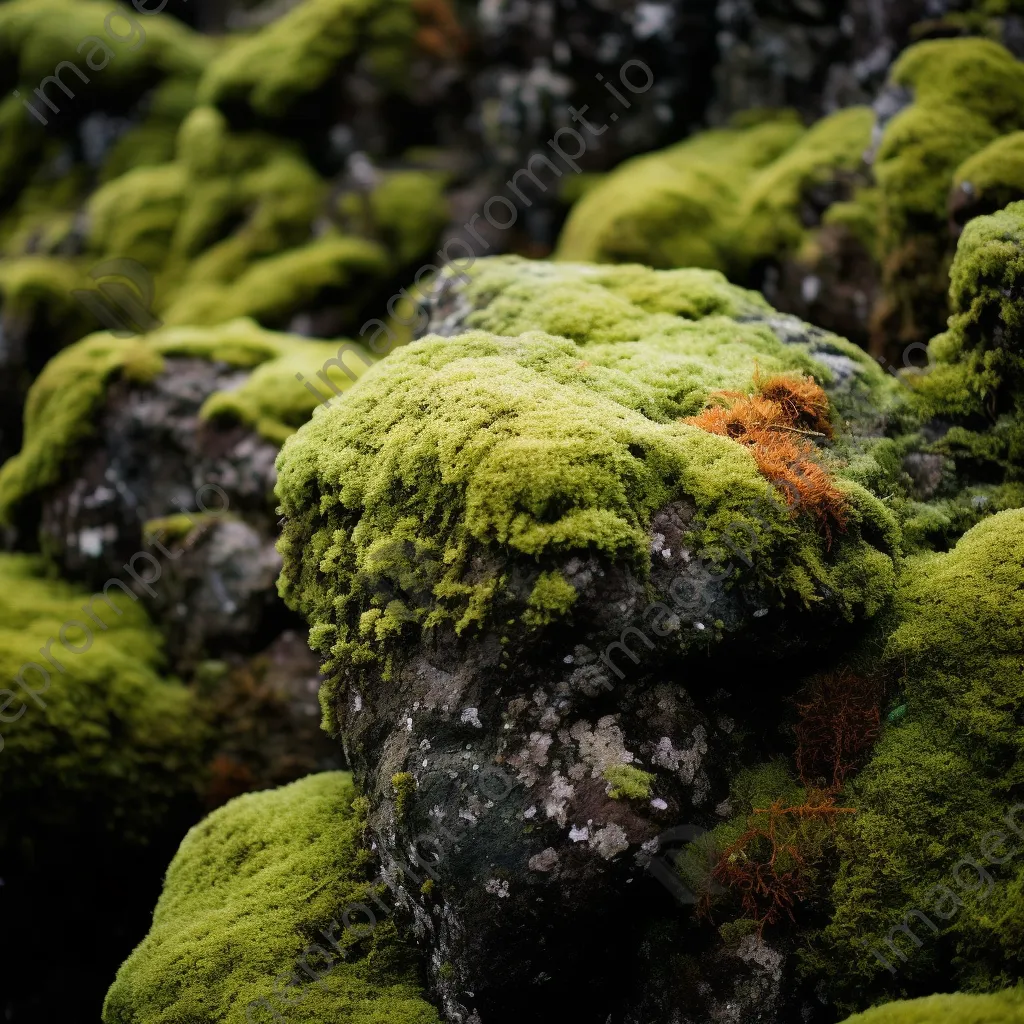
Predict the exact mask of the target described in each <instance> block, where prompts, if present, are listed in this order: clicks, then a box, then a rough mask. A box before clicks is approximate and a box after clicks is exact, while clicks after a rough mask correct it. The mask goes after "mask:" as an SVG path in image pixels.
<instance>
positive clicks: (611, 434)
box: [279, 260, 895, 666]
mask: <svg viewBox="0 0 1024 1024" xmlns="http://www.w3.org/2000/svg"><path fill="white" fill-rule="evenodd" d="M464 299H465V300H466V301H468V303H469V304H470V305H471V306H472V305H474V304H477V303H478V302H479V303H482V308H479V309H476V310H475V311H474V312H471V313H469V314H468V315H467V316H466V318H465V324H466V326H467V327H468V326H471V325H472V326H477V325H479V326H480V327H481V328H483V329H484V330H482V331H476V332H471V333H468V334H463V335H460V336H459V337H457V338H454V339H452V340H444V339H441V338H431V339H428V340H424V341H420V342H417V343H415V344H414V345H413V346H411V347H408V348H406V349H403V350H400V351H398V352H396V353H395V354H394V355H393V356H392V357H391V358H390V359H389V360H388V361H387V362H386V363H385V364H382V365H381V366H380V367H379V368H377V369H376V370H374V371H373V372H371V373H370V374H369V376H367V377H366V379H365V382H364V384H363V385H362V386H361V387H358V388H356V389H355V390H354V391H352V392H351V393H350V394H349V395H348V396H347V399H346V401H345V403H344V404H343V405H342V406H341V407H340V408H339V410H338V411H337V412H332V413H327V414H326V415H318V416H315V417H314V419H313V421H312V422H311V423H310V424H309V425H308V426H307V427H306V429H305V430H303V431H302V432H301V434H300V435H298V436H297V437H295V438H294V439H293V440H292V441H291V442H289V443H287V444H286V447H285V449H284V451H283V453H282V457H281V462H280V472H281V483H280V485H279V495H280V497H281V499H282V503H283V508H284V510H285V512H286V514H287V515H288V517H289V522H288V525H287V526H286V529H285V534H284V537H283V539H282V550H283V552H284V553H285V558H286V563H287V564H286V573H285V577H284V582H283V593H284V594H285V595H286V597H287V598H288V599H289V600H291V601H292V602H293V603H294V604H295V605H296V607H298V608H300V609H301V610H302V611H303V612H304V614H306V616H307V618H309V620H310V622H311V625H313V627H314V628H313V638H314V642H315V645H316V646H317V647H318V648H319V649H320V650H322V651H323V652H324V654H325V655H328V658H329V663H330V664H331V665H333V666H340V665H341V664H343V663H346V662H347V661H348V660H349V659H352V658H354V659H356V660H357V661H359V660H362V659H365V658H377V657H379V656H380V654H381V653H383V652H384V651H386V650H387V649H388V648H389V646H390V645H391V643H392V642H393V641H394V640H395V639H397V638H398V637H399V636H401V635H402V634H403V633H404V632H405V630H406V627H407V626H412V625H414V624H415V625H419V626H421V627H422V626H428V627H429V626H431V625H438V624H440V623H442V622H451V623H456V624H458V628H459V629H460V630H461V629H463V628H466V627H468V626H469V625H470V624H473V623H475V624H477V625H481V624H482V623H484V622H485V621H486V620H487V619H488V618H489V616H490V612H489V609H490V607H491V605H492V603H493V601H494V600H495V588H499V589H501V588H502V587H503V584H502V583H501V582H500V581H501V580H502V579H503V578H504V576H505V573H506V572H507V571H508V567H507V566H501V567H500V568H497V567H496V568H497V571H494V572H487V573H485V574H481V573H480V572H479V571H477V572H474V573H472V575H473V576H474V577H475V579H474V582H473V583H472V584H471V585H469V584H467V582H466V581H465V579H464V577H465V575H466V574H467V572H469V567H470V566H471V565H472V564H473V563H474V561H479V560H480V559H483V560H484V562H485V563H490V562H492V559H493V556H492V555H491V554H487V552H489V551H491V550H493V546H495V545H499V546H500V548H501V550H502V552H503V553H502V555H501V560H502V561H504V560H505V559H508V558H517V559H519V558H523V559H526V560H528V561H529V562H532V563H533V564H535V565H539V566H540V567H541V568H542V569H545V570H554V569H555V564H556V563H557V562H558V561H559V560H561V559H564V558H565V557H566V556H567V555H568V553H570V552H573V551H593V552H600V553H601V554H602V555H603V556H605V557H609V558H611V559H613V560H614V559H621V558H625V559H626V560H628V561H630V562H632V563H635V564H638V565H642V564H643V562H644V561H645V560H646V553H647V545H648V541H647V538H646V530H647V523H648V522H649V520H650V517H651V516H652V515H653V513H654V512H655V511H656V510H657V509H658V508H660V507H662V506H664V505H666V504H668V503H670V502H672V501H673V500H677V499H678V498H680V497H681V496H682V495H683V494H685V495H687V497H688V498H689V499H690V500H693V501H694V502H695V503H696V506H697V508H698V511H699V513H700V515H702V516H706V517H707V518H708V526H709V530H710V533H709V535H708V536H709V538H710V537H712V536H713V535H714V534H715V532H716V531H718V530H721V529H724V528H725V527H726V525H727V524H732V525H735V524H734V523H733V517H734V516H735V515H736V514H737V511H738V509H739V507H740V506H741V505H742V502H743V499H744V496H748V490H749V489H750V488H753V490H750V491H749V494H750V495H752V494H753V493H754V492H755V491H756V490H758V489H759V484H758V482H757V481H758V475H757V471H756V467H754V466H753V465H751V464H749V463H746V461H745V460H744V459H743V458H741V457H740V454H739V452H738V451H737V452H736V453H735V455H733V454H730V449H732V448H734V447H735V446H734V445H733V444H732V443H731V442H728V441H726V442H725V445H724V447H720V441H719V440H718V439H716V438H713V437H711V436H709V435H707V434H706V433H704V432H703V431H699V430H698V431H697V432H696V433H693V432H692V430H691V428H690V427H688V426H685V425H683V424H681V423H680V422H679V420H681V419H682V418H684V417H685V416H687V415H693V414H695V413H697V412H699V411H700V409H701V408H703V407H704V406H705V405H706V404H707V402H708V401H709V398H710V395H711V393H712V392H713V391H714V390H715V389H721V388H735V387H745V386H747V385H749V382H750V380H751V377H752V375H753V374H754V372H755V370H757V369H760V371H761V372H766V371H768V372H772V371H779V370H800V371H804V372H812V373H813V372H816V373H817V374H819V375H820V376H821V377H822V378H823V379H824V380H826V381H831V380H832V379H833V376H832V371H831V370H830V369H829V364H828V361H827V359H824V360H822V361H821V362H818V361H816V360H815V358H814V354H815V345H814V343H813V342H812V343H811V344H807V343H806V342H805V343H804V344H799V343H793V344H787V343H786V342H785V341H783V340H781V339H780V338H779V336H778V335H777V334H775V333H773V331H772V330H771V329H770V328H769V327H768V326H767V324H758V323H756V322H752V323H749V324H742V323H737V322H736V320H733V319H731V318H729V317H728V316H722V315H717V316H716V315H713V314H714V313H718V312H722V313H726V312H733V311H738V310H743V311H745V312H748V313H750V312H751V311H753V310H756V311H758V312H759V313H761V315H762V316H764V317H765V319H766V320H767V319H768V317H769V314H770V313H771V312H772V311H771V310H770V309H769V308H768V307H766V306H765V305H764V304H763V303H760V302H758V300H757V298H756V297H755V296H752V295H750V294H749V293H745V292H743V291H741V290H739V289H734V288H730V286H728V285H726V284H725V282H724V281H723V280H722V279H721V277H720V276H718V275H716V274H714V273H706V272H705V273H701V272H699V271H688V272H669V273H665V274H658V273H656V272H651V271H648V270H644V269H642V268H637V267H625V268H617V269H615V270H601V269H599V268H596V267H585V266H573V265H567V266H555V267H551V266H543V265H531V264H528V263H526V262H524V261H517V260H498V261H494V262H488V263H487V264H485V265H483V266H482V268H481V270H480V271H479V272H478V273H476V274H475V275H474V278H473V282H472V284H471V285H469V286H468V287H467V288H466V290H465V293H464ZM670 311H671V312H670ZM676 312H682V313H683V315H681V316H677V315H673V313H676ZM687 314H689V315H690V316H693V317H694V319H692V320H691V319H687V318H686V316H687ZM709 314H711V315H709ZM751 319H752V318H751ZM484 331H491V332H494V333H493V334H489V333H484ZM539 331H549V332H551V333H550V334H543V333H538V332H539ZM559 336H560V337H559ZM814 340H815V341H820V343H821V344H822V345H823V346H824V349H823V350H822V351H824V350H825V349H829V347H830V346H831V353H832V356H833V358H835V359H837V360H839V361H840V363H839V365H841V366H842V367H843V370H842V375H843V376H845V378H846V379H845V380H844V381H843V386H842V387H841V388H840V390H846V391H847V393H854V392H856V391H857V390H858V389H862V390H864V391H868V392H872V393H877V394H879V395H883V396H884V395H888V394H889V393H890V391H889V389H890V385H888V384H887V383H886V382H885V379H884V376H883V375H882V374H881V373H880V372H879V371H878V370H877V368H876V367H874V366H872V365H871V362H870V360H868V359H867V358H866V357H864V356H863V355H862V354H860V353H859V352H858V350H856V349H855V348H853V346H849V345H848V344H846V343H843V342H841V341H839V339H832V338H827V337H822V338H820V339H814ZM499 381H500V382H501V383H500V384H499V383H496V382H499ZM468 409H475V410H476V412H475V413H473V415H472V416H470V415H468V414H467V410H468ZM584 424H586V426H584ZM449 453H451V454H449ZM720 459H722V460H727V461H725V462H721V463H720V464H719V460H720ZM734 459H735V462H734V461H733V460H734ZM583 462H586V464H587V465H588V467H589V468H588V471H587V473H586V474H585V475H584V476H582V477H581V476H579V475H578V470H577V468H576V467H577V466H579V465H581V464H582V463H583ZM726 464H728V465H729V466H730V469H729V470H728V471H726V470H725V466H726ZM712 466H716V468H715V469H714V470H713V471H711V467H712ZM744 467H746V469H744ZM744 477H746V479H744ZM398 481H401V483H399V482H398ZM850 486H851V487H856V485H854V484H852V483H851V484H850ZM396 487H398V488H399V491H398V492H397V493H401V494H403V495H404V499H403V502H408V505H405V504H400V503H398V502H396V500H395V498H396V490H395V488H396ZM858 493H860V492H858ZM312 494H318V495H319V497H318V498H317V500H316V501H315V502H314V503H313V504H312V505H311V504H309V501H310V495H312ZM328 496H330V497H328ZM864 498H865V502H866V503H865V504H863V506H861V507H862V508H863V513H864V515H865V516H866V517H867V518H866V519H865V522H866V523H867V522H869V521H870V522H871V523H872V526H870V527H868V529H869V531H871V530H874V529H877V527H878V524H880V523H881V522H882V521H883V520H885V518H886V514H885V512H884V511H883V509H882V508H881V506H878V507H877V509H876V510H875V511H868V509H869V508H870V507H871V501H870V499H868V498H867V494H866V492H865V493H864ZM858 505H860V502H859V501H858ZM727 510H728V511H727ZM741 518H742V517H741ZM769 519H770V520H771V521H772V523H773V525H772V526H770V527H769V526H768V525H767V522H762V523H761V524H756V523H753V522H751V526H750V528H752V529H753V530H754V531H755V533H756V534H757V536H759V537H764V536H765V532H766V530H767V532H768V533H769V534H770V533H772V532H774V531H775V530H776V529H778V528H779V526H781V524H776V523H775V522H774V517H769ZM745 521H746V520H745ZM894 528H895V527H894V524H893V526H892V527H891V528H889V527H887V528H886V531H885V532H886V533H887V534H890V535H891V531H892V529H894ZM339 531H340V532H339ZM785 532H786V531H785V530H783V533H785ZM812 532H813V531H812ZM399 538H401V545H404V548H405V551H404V553H403V552H402V550H400V548H401V545H399V544H398V539H399ZM842 547H843V545H842V544H840V545H838V546H837V548H836V549H835V551H834V552H833V554H838V553H839V551H840V550H841V549H842ZM309 552H316V554H315V556H314V562H312V563H307V557H306V556H307V554H308V553H309ZM413 554H415V557H416V558H420V559H422V558H425V559H427V560H428V561H429V562H430V563H431V564H432V568H431V569H430V570H429V574H433V575H432V578H431V577H430V575H429V574H428V576H423V575H422V573H423V572H424V571H426V570H425V567H424V566H421V567H420V568H415V566H414V564H413V563H412V562H410V558H411V557H412V556H413ZM793 554H794V556H795V557H796V561H797V562H799V563H800V564H801V565H802V566H803V568H801V569H799V570H797V569H796V567H795V565H792V566H791V568H790V569H786V570H781V571H782V575H783V576H784V577H788V579H789V580H790V586H793V587H795V588H796V590H798V591H801V592H802V593H803V595H804V597H805V598H806V599H810V600H814V599H813V598H811V593H812V591H813V589H814V586H815V585H814V584H812V583H811V582H810V580H811V578H814V577H816V576H817V575H818V573H819V571H821V569H822V568H823V563H822V562H821V561H820V560H819V556H817V555H815V556H810V554H809V551H807V552H804V555H806V556H807V557H808V558H809V561H805V560H804V555H798V556H797V555H796V554H795V552H794V553H793ZM552 559H554V561H553V562H552V564H551V565H550V566H549V565H547V562H548V561H549V560H552ZM326 565H330V566H331V569H330V572H329V574H328V576H327V578H326V579H324V578H323V577H321V576H320V573H321V572H323V571H325V570H324V568H323V567H324V566H326ZM812 565H813V566H814V567H813V568H812V567H811V566H812ZM805 572H809V573H810V577H808V578H807V579H806V582H807V584H809V585H810V586H811V590H804V585H803V584H798V583H797V580H798V579H803V578H804V573H805ZM409 574H412V575H409ZM407 577H408V578H407ZM385 579H387V580H389V581H390V585H396V584H397V585H398V586H399V587H400V588H401V589H402V590H405V591H407V592H408V591H409V589H410V586H412V584H413V580H416V581H417V583H418V584H419V585H418V586H413V587H412V589H413V592H414V593H417V594H422V595H430V596H426V597H423V596H418V597H416V598H415V599H413V600H408V599H407V600H404V601H396V600H385V601H379V602H378V600H377V599H372V600H371V602H370V605H369V606H367V605H366V604H364V599H365V598H366V597H368V596H370V594H369V593H367V591H366V587H367V585H375V584H377V583H380V582H382V581H383V580H385ZM822 579H823V577H822ZM864 581H865V582H866V578H865V580H864ZM780 582H781V580H780ZM879 582H880V580H879ZM542 583H543V579H541V580H538V584H537V585H538V586H540V585H541V584H542ZM836 584H838V579H834V580H833V587H830V588H829V589H830V590H831V591H832V593H833V594H838V593H839V592H840V591H841V589H842V588H839V589H838V590H836V589H834V585H836ZM784 589H785V588H784ZM883 589H884V585H883ZM371 592H372V591H371ZM343 595H346V596H344V597H343ZM850 596H851V597H852V594H851V595H850ZM843 600H845V599H843ZM537 603H538V602H537V601H534V605H536V604H537ZM857 603H858V599H853V604H851V605H849V608H850V610H852V608H853V607H854V605H856V604H857ZM869 604H870V605H871V606H872V607H874V606H875V599H874V598H872V599H871V600H869ZM569 607H571V602H570V603H569V604H566V605H564V610H565V611H568V609H569ZM524 612H525V609H524ZM503 614H504V613H503Z"/></svg>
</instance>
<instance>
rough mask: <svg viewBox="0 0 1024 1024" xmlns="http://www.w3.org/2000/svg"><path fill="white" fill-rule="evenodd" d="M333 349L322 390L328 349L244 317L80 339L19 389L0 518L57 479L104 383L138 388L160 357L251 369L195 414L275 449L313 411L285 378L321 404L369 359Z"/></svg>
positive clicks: (85, 433) (1, 479)
mask: <svg viewBox="0 0 1024 1024" xmlns="http://www.w3.org/2000/svg"><path fill="white" fill-rule="evenodd" d="M341 348H342V349H344V353H343V355H344V360H343V361H344V365H345V367H346V369H347V372H345V371H342V370H341V369H339V368H338V367H337V366H331V367H329V368H328V371H327V375H328V376H329V378H330V380H331V381H332V383H333V388H328V386H327V385H326V384H325V383H323V382H322V380H320V379H318V378H316V377H314V374H316V373H317V372H318V371H320V370H321V368H322V367H323V365H324V364H325V363H326V362H327V361H328V360H330V359H332V358H334V357H335V356H336V355H337V353H338V351H339V348H338V346H335V345H334V344H331V343H328V342H314V341H307V340H305V339H302V338H296V337H294V336H291V335H286V334H275V333H272V332H270V331H264V330H262V329H261V328H260V327H258V326H257V325H256V324H255V323H253V322H252V321H251V320H244V319H242V320H235V321H232V322H231V323H227V324H223V325H221V326H219V327H213V328H207V329H203V328H188V327H180V328H173V327H166V328H162V329H161V330H158V331H154V332H153V333H152V334H149V335H146V336H145V337H144V338H116V337H113V336H112V335H110V334H95V335H92V336H90V337H88V338H85V339H83V340H82V341H80V342H78V343H76V344H75V345H72V346H71V347H69V348H66V349H65V350H64V351H63V352H61V353H59V354H58V355H57V356H56V357H55V358H54V359H52V360H51V361H50V362H49V363H48V364H47V366H46V367H45V369H44V370H43V372H42V373H41V374H40V375H39V377H38V378H37V379H36V381H35V383H34V384H33V385H32V388H31V390H30V391H29V395H28V401H27V403H26V406H25V441H24V446H23V448H22V450H21V452H20V453H19V454H18V455H16V456H15V457H14V458H12V459H10V460H8V462H6V463H5V464H4V465H3V467H2V468H0V519H4V518H6V517H9V516H10V515H11V514H12V512H13V510H14V508H15V506H17V505H18V504H19V503H20V502H22V501H23V500H24V499H25V498H27V497H28V496H29V495H31V494H34V493H36V492H37V491H39V490H41V489H43V488H45V487H49V486H51V485H53V484H55V483H57V482H58V481H59V480H60V478H61V472H62V470H63V468H64V466H65V465H66V464H67V462H68V460H69V459H71V458H73V456H74V453H75V451H76V449H77V446H78V445H79V444H80V443H81V442H82V441H84V440H85V439H87V438H88V437H89V436H90V433H91V431H92V430H93V428H94V424H95V413H96V411H97V410H98V409H99V407H100V406H101V404H102V402H103V400H104V397H105V395H106V391H107V387H108V384H109V383H110V381H111V380H113V379H115V378H121V379H125V380H131V381H135V382H137V383H139V384H145V383H147V382H149V381H151V380H153V379H154V378H155V377H156V376H157V375H158V374H159V373H161V372H162V370H163V369H164V358H165V357H174V356H191V357H198V358H202V359H209V360H216V361H222V362H226V363H228V364H230V365H232V366H240V367H252V368H254V372H253V373H252V374H250V376H249V377H248V378H247V379H246V381H245V382H244V383H243V384H242V385H241V386H240V387H238V388H236V389H235V390H233V391H230V392H215V393H214V394H213V395H211V396H210V397H209V398H208V399H207V401H206V403H205V404H204V406H203V408H202V409H201V410H200V414H201V415H202V416H204V417H207V418H211V419H226V420H234V421H236V422H241V423H244V424H246V425H247V426H250V427H252V428H253V429H255V430H257V431H259V433H261V434H262V435H263V436H264V437H266V438H267V439H268V440H270V441H273V442H275V443H277V444H280V443H281V442H282V441H283V440H284V438H285V437H287V436H288V434H289V433H291V432H292V431H293V430H294V429H295V428H296V427H298V426H299V425H300V424H301V423H303V422H304V421H305V420H306V419H307V418H308V417H309V415H310V414H311V413H312V411H313V409H314V408H315V407H316V406H317V405H318V404H319V403H318V399H317V397H316V395H314V394H313V393H311V392H310V391H308V390H307V389H306V388H305V387H304V386H303V384H302V383H300V382H299V381H297V380H296V379H295V376H296V374H297V373H300V372H301V373H302V374H303V376H304V377H306V378H309V379H312V380H314V381H316V385H317V386H319V388H320V393H321V394H322V395H323V396H324V398H325V399H326V398H328V397H330V396H331V395H332V393H333V392H334V391H337V392H342V391H344V390H345V389H346V388H347V387H349V386H350V384H351V383H352V380H354V379H355V378H356V377H358V376H359V375H360V374H361V373H363V372H364V371H365V369H366V367H367V366H369V365H370V364H371V362H372V360H371V357H370V356H369V355H368V354H367V353H365V352H363V351H362V350H361V349H359V348H357V347H356V346H354V345H350V344H349V343H348V342H344V341H343V342H342V343H341Z"/></svg>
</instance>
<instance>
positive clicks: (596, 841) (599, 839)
mask: <svg viewBox="0 0 1024 1024" xmlns="http://www.w3.org/2000/svg"><path fill="white" fill-rule="evenodd" d="M590 848H591V849H592V850H595V851H596V852H597V854H598V855H599V856H600V857H603V858H604V859H605V860H611V859H612V858H613V857H617V856H618V855H619V854H620V853H624V852H625V851H626V850H628V849H629V840H628V839H627V838H626V832H625V830H624V829H623V828H622V826H621V825H614V824H612V825H605V827H604V828H602V829H601V830H600V831H598V832H597V833H596V834H595V835H593V836H592V837H591V839H590Z"/></svg>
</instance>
